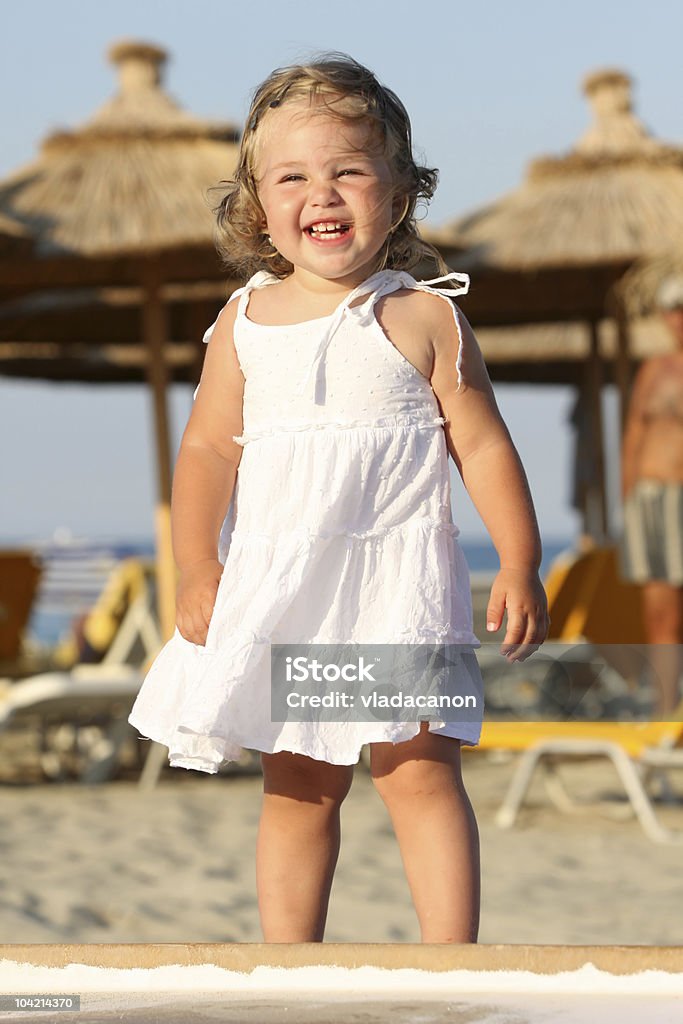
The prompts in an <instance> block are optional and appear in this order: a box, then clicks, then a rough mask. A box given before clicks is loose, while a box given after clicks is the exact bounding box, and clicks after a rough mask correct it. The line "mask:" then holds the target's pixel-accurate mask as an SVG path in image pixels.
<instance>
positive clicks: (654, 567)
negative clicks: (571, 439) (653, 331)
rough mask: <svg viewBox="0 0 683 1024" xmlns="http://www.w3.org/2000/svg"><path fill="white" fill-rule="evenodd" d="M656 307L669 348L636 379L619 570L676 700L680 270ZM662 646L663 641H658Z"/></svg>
mask: <svg viewBox="0 0 683 1024" xmlns="http://www.w3.org/2000/svg"><path fill="white" fill-rule="evenodd" d="M657 306H658V309H659V313H660V315H661V317H662V319H663V321H664V323H665V324H666V327H667V329H668V331H669V333H670V335H671V338H672V341H673V344H674V349H673V351H671V352H667V353H666V354H663V355H659V356H654V357H652V358H650V359H647V360H645V361H644V362H643V363H642V364H641V366H640V368H639V370H638V372H637V374H636V377H635V380H634V383H633V390H632V394H631V400H630V402H629V408H628V416H627V421H626V429H625V432H624V440H623V447H622V496H623V499H624V529H623V536H622V545H621V571H622V575H623V577H624V578H625V579H626V580H629V581H632V582H634V583H639V584H641V585H642V597H643V611H644V618H645V623H644V624H645V631H646V635H647V638H648V643H649V644H656V645H660V646H658V647H657V648H655V649H653V650H652V652H651V662H652V664H653V668H654V672H655V675H654V678H655V681H656V682H657V683H658V685H657V701H656V704H655V708H654V712H655V716H656V715H657V714H659V715H662V716H666V717H670V714H671V712H672V711H673V710H674V708H675V707H676V706H677V704H678V702H679V683H680V674H681V668H682V667H683V666H682V663H681V662H682V659H681V650H680V645H682V644H683V276H675V277H668V278H666V279H665V280H664V281H663V282H662V283H661V285H660V287H659V290H658V292H657ZM661 645H665V646H661Z"/></svg>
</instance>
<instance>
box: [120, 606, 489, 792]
mask: <svg viewBox="0 0 683 1024" xmlns="http://www.w3.org/2000/svg"><path fill="white" fill-rule="evenodd" d="M472 641H474V642H472ZM272 642H273V641H272V639H271V638H270V637H263V636H257V635H255V634H254V633H249V632H247V631H244V630H238V631H235V632H234V633H233V634H232V636H231V637H230V638H229V639H228V641H227V642H225V643H224V645H223V649H221V650H217V651H211V650H208V649H207V648H204V647H201V646H200V645H197V644H193V643H191V642H190V641H188V640H186V639H185V638H184V637H183V636H182V634H181V633H180V632H179V630H178V629H176V631H175V633H174V635H173V636H172V637H171V639H170V640H169V641H168V642H167V643H166V644H165V645H164V647H163V648H162V650H161V652H160V653H159V655H158V656H157V658H156V660H155V662H154V664H153V665H152V668H151V669H150V671H149V673H148V674H147V677H146V679H145V681H144V683H143V686H142V688H141V690H140V693H139V694H138V698H137V700H136V702H135V705H134V706H133V709H132V711H131V713H130V715H129V717H128V721H129V723H130V724H131V725H133V726H134V727H135V728H136V729H137V730H138V732H139V733H140V734H141V735H142V736H143V737H145V738H147V739H153V740H156V741H157V742H159V743H163V744H164V745H165V746H166V747H168V750H169V755H168V757H169V763H170V765H171V767H178V768H191V769H194V770H196V771H202V772H208V773H210V774H214V773H215V772H217V771H218V769H219V768H220V766H221V765H222V764H223V763H225V762H230V761H237V760H239V759H240V757H241V756H242V754H243V752H244V751H245V750H259V751H263V752H265V753H276V752H278V751H280V750H289V751H291V752H293V753H299V754H305V755H307V756H308V757H312V758H314V759H315V760H321V761H327V762H328V763H330V764H356V763H357V762H358V759H359V757H360V751H361V748H362V747H363V746H364V745H365V744H367V743H373V742H382V743H385V742H392V743H397V742H402V741H404V740H408V739H411V738H412V737H413V736H415V735H416V733H417V731H418V729H419V727H420V723H419V722H417V721H416V722H341V723H340V722H323V723H320V722H284V723H283V722H271V721H270V719H269V718H268V719H262V720H261V722H260V723H259V722H258V718H259V712H261V713H262V709H264V708H269V707H270V699H271V693H270V645H271V643H272ZM289 642H291V643H293V644H294V643H308V642H310V641H309V640H308V639H292V640H290V641H289ZM314 642H315V643H321V644H322V643H324V644H344V643H347V642H348V641H343V640H333V639H331V638H327V637H326V638H325V639H324V640H322V639H321V640H316V641H314ZM378 642H381V643H386V644H401V643H404V644H418V643H426V644H430V643H433V644H442V643H443V644H458V645H463V646H467V647H468V648H470V649H475V648H476V647H477V646H480V645H479V641H478V640H477V638H476V637H475V636H474V634H472V633H469V632H467V631H462V630H460V631H459V630H453V629H451V627H450V626H449V625H448V624H446V625H444V626H442V627H438V628H433V629H427V628H424V629H422V630H419V631H415V632H413V633H412V634H411V635H407V634H406V633H401V634H396V635H393V636H390V637H386V638H385V639H384V640H382V641H378ZM470 682H471V680H470ZM479 694H480V697H479V707H480V710H481V713H480V715H479V716H478V719H477V721H476V722H473V721H471V720H470V721H467V722H462V723H459V722H458V723H455V722H452V721H448V722H447V721H445V720H443V719H437V718H436V717H434V718H433V719H432V720H431V721H430V730H432V731H436V730H439V731H442V730H443V729H446V730H447V734H448V735H455V734H456V733H455V732H453V729H454V728H455V729H456V730H457V738H459V739H460V740H461V741H462V742H463V743H466V744H468V745H472V746H474V745H476V744H477V743H478V741H479V735H480V731H481V716H482V715H483V683H482V684H481V689H480V691H479Z"/></svg>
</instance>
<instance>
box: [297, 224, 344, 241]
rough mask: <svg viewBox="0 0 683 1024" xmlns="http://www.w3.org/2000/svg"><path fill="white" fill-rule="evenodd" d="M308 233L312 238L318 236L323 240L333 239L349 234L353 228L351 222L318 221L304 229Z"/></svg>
mask: <svg viewBox="0 0 683 1024" xmlns="http://www.w3.org/2000/svg"><path fill="white" fill-rule="evenodd" d="M304 230H305V232H306V234H307V235H310V237H311V238H317V239H320V240H323V241H332V240H333V239H335V238H342V237H343V236H344V235H346V234H348V232H349V231H350V230H351V225H350V224H343V223H342V222H341V221H333V220H326V221H317V222H316V223H315V224H309V226H308V227H307V228H305V229H304Z"/></svg>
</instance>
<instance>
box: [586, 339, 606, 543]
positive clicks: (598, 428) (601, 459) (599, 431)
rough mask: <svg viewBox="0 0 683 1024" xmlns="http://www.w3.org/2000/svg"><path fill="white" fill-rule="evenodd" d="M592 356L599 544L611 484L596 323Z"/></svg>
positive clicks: (590, 372) (590, 390)
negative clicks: (608, 477) (608, 482)
mask: <svg viewBox="0 0 683 1024" xmlns="http://www.w3.org/2000/svg"><path fill="white" fill-rule="evenodd" d="M589 334H590V355H589V360H588V367H587V369H588V394H589V402H590V413H591V415H590V419H591V434H592V444H593V452H594V462H595V484H594V487H593V488H591V489H592V490H593V495H592V496H594V500H595V516H594V519H593V523H594V525H592V528H591V533H592V534H593V536H594V538H595V540H596V542H597V543H598V544H604V543H605V541H606V540H607V537H608V522H607V484H606V478H605V450H604V430H603V422H602V360H601V357H600V336H599V332H598V324H597V321H596V320H591V321H589Z"/></svg>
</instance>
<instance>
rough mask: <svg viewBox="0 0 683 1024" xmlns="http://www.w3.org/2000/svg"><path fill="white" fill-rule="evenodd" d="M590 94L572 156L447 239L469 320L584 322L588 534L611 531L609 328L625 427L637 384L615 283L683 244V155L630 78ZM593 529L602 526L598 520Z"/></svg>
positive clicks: (535, 170)
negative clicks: (588, 115) (609, 323)
mask: <svg viewBox="0 0 683 1024" xmlns="http://www.w3.org/2000/svg"><path fill="white" fill-rule="evenodd" d="M583 88H584V92H585V94H586V96H587V97H588V100H589V103H590V105H591V108H592V113H593V123H592V125H591V126H590V127H589V129H588V130H587V131H586V132H585V134H584V135H583V136H582V137H581V138H580V139H579V140H578V142H577V143H576V145H575V146H574V147H573V149H572V150H571V151H570V152H569V153H568V154H566V155H564V156H560V157H543V158H540V159H537V160H534V161H533V162H532V163H531V164H530V166H529V168H528V171H527V175H526V178H525V180H524V181H523V183H522V184H521V185H520V186H519V188H517V189H516V190H515V191H514V192H511V193H509V194H507V195H505V196H503V197H502V198H501V199H499V200H497V201H496V202H494V203H491V204H489V205H487V206H485V207H483V208H481V209H478V210H475V211H474V212H472V213H469V214H467V215H466V216H464V217H461V218H459V219H458V220H457V221H455V222H454V223H451V224H449V225H447V226H446V228H445V229H444V230H443V231H442V232H441V238H442V247H443V246H445V245H447V244H448V243H449V242H450V244H451V245H453V246H454V248H456V249H457V250H458V255H457V263H458V266H459V267H463V268H464V269H469V270H472V271H476V272H478V276H477V279H476V280H477V287H476V288H475V289H473V293H472V297H471V299H469V298H468V305H467V311H468V313H469V314H470V315H471V316H472V317H473V318H474V319H476V320H477V322H478V323H479V322H482V323H483V324H484V325H490V326H496V325H506V326H510V325H512V324H523V323H532V322H539V321H558V320H566V321H580V322H583V324H584V325H585V328H584V329H586V333H587V341H588V348H589V351H590V356H589V358H588V360H587V361H586V364H585V375H584V379H583V381H582V386H581V394H580V405H581V406H582V407H583V408H582V409H581V411H580V415H581V417H584V418H586V419H587V420H588V422H589V430H588V434H589V436H591V438H592V442H591V443H592V446H593V448H594V453H595V466H596V473H597V479H596V481H595V482H594V485H593V487H592V488H590V489H591V490H592V491H593V492H595V491H596V489H597V492H598V494H597V497H598V511H597V514H595V513H594V512H593V513H591V512H590V510H589V507H588V506H589V499H590V501H593V502H594V501H595V497H596V494H595V493H592V494H591V495H587V496H586V503H585V504H584V507H583V511H584V529H585V532H587V533H591V534H592V535H593V536H598V537H599V536H600V535H602V537H604V536H605V535H606V534H607V533H608V527H607V509H606V496H605V479H604V478H605V467H604V455H603V443H602V433H603V429H602V419H601V410H600V395H601V388H602V380H603V374H604V368H603V367H602V365H601V359H600V341H599V323H600V321H601V320H603V319H605V317H612V318H614V319H615V320H616V324H617V335H618V344H617V355H616V360H615V377H616V381H617V384H618V386H619V392H620V396H621V407H622V425H623V422H624V418H625V407H626V404H627V398H628V391H629V386H630V377H631V365H630V360H629V351H628V334H627V319H626V315H625V311H624V309H623V305H622V304H620V303H619V301H618V296H617V293H616V292H615V285H616V283H617V282H618V281H619V279H620V278H621V276H622V275H623V274H624V272H625V271H626V270H627V269H628V268H629V266H631V264H632V263H633V261H634V260H636V259H637V258H638V257H641V256H643V255H644V254H648V253H656V252H661V251H662V249H664V248H667V247H668V246H669V245H674V244H676V240H678V239H680V238H681V236H682V235H683V150H682V149H681V148H680V147H678V146H673V145H667V144H665V143H662V142H660V141H658V140H656V139H654V138H652V136H651V135H650V134H649V132H648V131H647V130H646V128H645V127H644V126H643V125H642V124H641V122H640V121H639V120H638V118H637V117H636V115H635V114H634V112H633V109H632V102H631V79H630V77H629V76H628V75H626V74H625V73H624V72H622V71H618V70H614V69H608V70H602V71H597V72H595V73H593V74H590V75H588V76H587V78H586V79H585V80H584V83H583ZM589 520H592V521H590V522H589Z"/></svg>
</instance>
